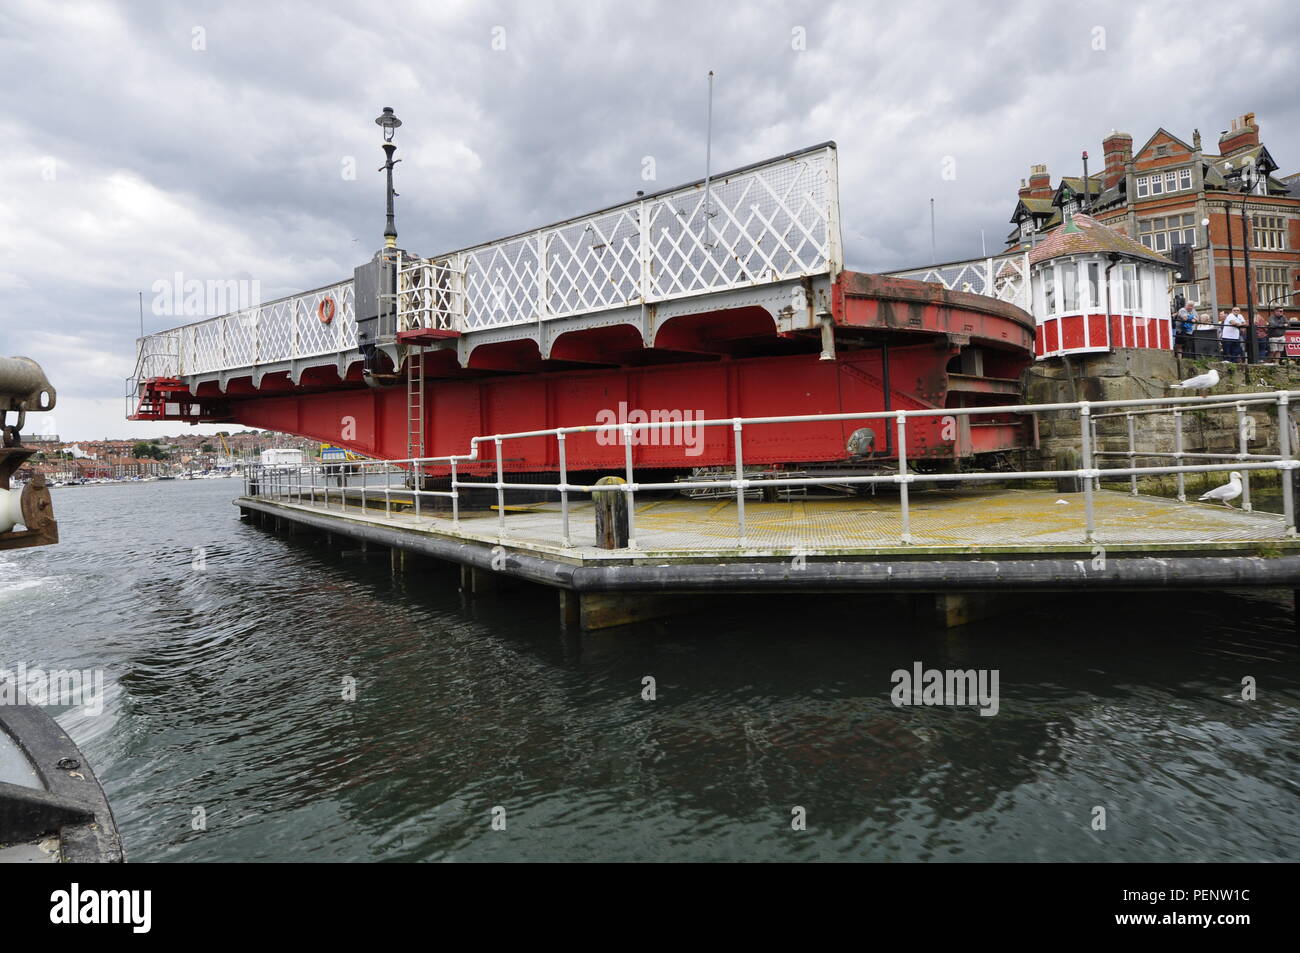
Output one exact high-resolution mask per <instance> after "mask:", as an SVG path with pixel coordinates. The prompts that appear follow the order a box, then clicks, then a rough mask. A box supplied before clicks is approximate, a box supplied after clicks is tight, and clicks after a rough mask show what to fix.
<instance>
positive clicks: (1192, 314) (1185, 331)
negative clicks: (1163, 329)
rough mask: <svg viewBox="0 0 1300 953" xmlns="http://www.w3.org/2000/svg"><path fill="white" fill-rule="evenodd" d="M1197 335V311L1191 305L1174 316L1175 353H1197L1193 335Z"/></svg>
mask: <svg viewBox="0 0 1300 953" xmlns="http://www.w3.org/2000/svg"><path fill="white" fill-rule="evenodd" d="M1195 333H1196V309H1195V308H1193V307H1192V306H1191V305H1190V304H1188V305H1184V306H1183V307H1181V308H1179V309H1178V313H1177V314H1175V315H1174V353H1175V354H1179V355H1191V354H1195V353H1196V344H1195V342H1194V339H1193V337H1192V335H1194V334H1195Z"/></svg>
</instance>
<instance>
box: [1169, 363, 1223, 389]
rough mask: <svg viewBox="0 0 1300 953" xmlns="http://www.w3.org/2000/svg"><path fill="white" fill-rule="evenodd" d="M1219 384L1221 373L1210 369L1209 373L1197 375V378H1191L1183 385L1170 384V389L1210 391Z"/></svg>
mask: <svg viewBox="0 0 1300 953" xmlns="http://www.w3.org/2000/svg"><path fill="white" fill-rule="evenodd" d="M1218 383H1219V372H1218V371H1216V370H1215V369H1214V368H1210V370H1209V372H1208V373H1205V374H1197V375H1196V376H1195V377H1189V378H1187V380H1185V381H1183V382H1182V383H1181V384H1170V385H1169V386H1170V387H1181V388H1183V389H1185V390H1209V389H1210V388H1212V387H1214V386H1215V385H1216V384H1218Z"/></svg>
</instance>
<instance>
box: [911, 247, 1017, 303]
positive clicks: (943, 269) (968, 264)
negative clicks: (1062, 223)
mask: <svg viewBox="0 0 1300 953" xmlns="http://www.w3.org/2000/svg"><path fill="white" fill-rule="evenodd" d="M888 274H889V275H890V277H893V278H911V279H913V280H915V281H932V282H935V283H936V284H941V285H943V286H944V287H945V288H947V289H948V290H949V291H968V292H971V293H972V294H979V295H987V296H988V297H990V298H997V299H998V300H999V301H1006V302H1008V303H1010V304H1014V305H1016V306H1017V307H1018V308H1020V309H1022V310H1024V311H1030V307H1029V255H1028V254H1027V253H1025V252H1017V253H1015V254H1013V255H1003V256H1002V257H1000V258H976V259H972V260H971V261H956V262H949V263H948V264H944V265H933V266H931V267H929V268H913V269H911V270H909V271H891V272H888Z"/></svg>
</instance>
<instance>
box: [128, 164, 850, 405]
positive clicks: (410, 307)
mask: <svg viewBox="0 0 1300 953" xmlns="http://www.w3.org/2000/svg"><path fill="white" fill-rule="evenodd" d="M839 228H840V226H839V188H838V182H837V174H836V160H835V147H834V146H833V145H831V144H826V145H821V146H816V147H814V148H811V149H807V150H804V151H802V152H797V153H791V154H790V155H788V156H783V157H781V158H779V159H772V160H768V161H766V162H761V163H757V164H755V165H752V166H747V167H745V168H743V169H739V170H737V171H735V172H728V173H724V174H723V175H720V176H717V177H716V178H713V179H711V180H710V181H709V183H708V186H707V188H706V186H705V184H704V183H703V182H697V183H694V184H692V185H689V186H684V187H682V188H679V189H673V190H671V191H668V192H662V193H659V194H656V195H650V196H645V197H644V198H639V199H637V200H636V201H633V202H628V203H626V204H624V205H619V206H615V207H613V208H609V209H606V210H604V211H601V212H597V213H595V214H594V215H588V216H585V217H583V218H577V219H572V220H570V221H567V222H561V223H559V224H557V225H551V226H548V227H546V228H541V229H538V230H537V231H534V232H530V233H528V234H526V235H518V236H515V237H512V238H505V239H502V240H500V241H495V242H490V243H488V244H485V245H478V246H476V247H473V248H467V249H464V250H462V251H457V252H452V253H451V254H448V255H441V256H435V257H434V258H429V259H419V258H417V259H403V261H402V262H401V264H400V265H399V269H398V271H399V282H398V324H397V326H398V329H399V330H402V331H409V330H415V329H420V328H429V329H436V330H446V331H457V332H462V333H464V332H468V331H476V330H481V329H484V328H496V327H505V326H509V325H513V324H524V323H528V322H536V321H545V320H552V319H556V318H568V317H573V316H576V315H581V314H588V313H591V312H597V311H602V310H606V309H609V308H619V307H628V306H635V305H639V304H651V303H654V302H658V301H668V300H671V299H674V298H684V297H689V296H691V295H697V294H703V293H707V292H716V291H727V290H731V289H736V288H747V287H752V286H755V285H762V284H767V283H771V282H775V281H783V280H788V279H792V278H803V277H808V276H814V275H822V274H829V275H834V274H836V273H838V271H839V269H840V263H841V258H842V255H841V249H840V232H839ZM327 298H328V299H329V300H330V301H332V302H333V304H334V314H333V318H332V320H331V321H330V322H328V323H325V322H323V321H322V320H320V314H319V311H318V308H319V307H320V305H321V302H322V301H323V300H325V299H327ZM353 298H354V295H353V287H352V282H351V281H341V282H339V283H337V284H334V285H330V286H328V287H326V288H320V289H317V290H316V291H310V292H307V293H305V294H300V295H292V296H290V297H287V298H280V299H278V300H276V301H272V302H269V303H267V304H264V305H260V306H259V307H256V308H249V309H247V310H244V311H237V312H235V313H233V314H227V315H223V316H221V317H218V318H211V319H208V320H206V321H200V322H198V323H196V324H190V325H185V326H184V327H180V328H174V329H172V330H170V331H163V332H160V333H159V334H154V335H150V336H149V337H147V338H145V339H144V340H143V341H142V342H141V347H140V351H139V353H140V354H146V353H148V354H161V355H174V357H172V358H170V359H169V358H166V357H163V358H156V359H154V358H151V360H150V362H149V363H150V367H149V370H150V371H154V372H156V373H150V374H148V375H147V376H152V377H172V376H175V377H180V376H184V375H192V374H204V373H211V372H215V371H226V370H233V369H237V368H246V367H251V366H253V365H257V364H267V363H273V362H278V361H286V360H291V359H294V358H300V357H312V356H317V355H328V354H336V353H339V352H343V351H349V350H351V349H353V348H355V347H356V346H357V325H356V320H355V315H354V309H353ZM142 379H143V378H142Z"/></svg>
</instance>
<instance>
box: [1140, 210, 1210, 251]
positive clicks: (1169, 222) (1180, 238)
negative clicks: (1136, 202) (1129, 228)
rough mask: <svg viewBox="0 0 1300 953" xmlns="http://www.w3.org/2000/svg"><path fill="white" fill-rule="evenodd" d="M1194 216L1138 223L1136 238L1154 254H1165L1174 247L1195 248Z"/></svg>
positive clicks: (1178, 216) (1153, 219) (1164, 218)
mask: <svg viewBox="0 0 1300 953" xmlns="http://www.w3.org/2000/svg"><path fill="white" fill-rule="evenodd" d="M1195 222H1196V216H1195V215H1192V214H1190V213H1189V214H1187V215H1166V216H1164V217H1163V218H1148V219H1143V220H1142V221H1140V222H1138V236H1139V238H1140V239H1141V241H1142V244H1143V245H1146V246H1147V248H1150V249H1151V250H1152V251H1155V252H1162V253H1163V252H1167V251H1170V250H1172V249H1173V247H1174V246H1175V245H1191V246H1192V247H1193V248H1195V247H1196V224H1195Z"/></svg>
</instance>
